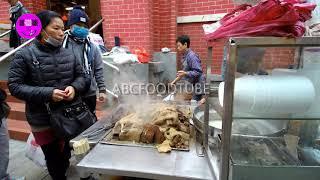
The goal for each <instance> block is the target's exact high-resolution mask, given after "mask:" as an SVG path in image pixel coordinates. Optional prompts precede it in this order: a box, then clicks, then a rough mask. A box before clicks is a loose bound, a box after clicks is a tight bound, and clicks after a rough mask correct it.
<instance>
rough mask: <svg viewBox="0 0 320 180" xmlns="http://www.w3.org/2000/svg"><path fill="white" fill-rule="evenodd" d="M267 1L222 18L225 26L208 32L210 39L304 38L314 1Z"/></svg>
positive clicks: (235, 11)
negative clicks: (247, 37) (249, 37)
mask: <svg viewBox="0 0 320 180" xmlns="http://www.w3.org/2000/svg"><path fill="white" fill-rule="evenodd" d="M292 2H293V1H291V0H282V1H280V0H265V1H261V2H260V3H259V4H257V5H256V6H251V5H248V4H244V5H240V6H238V7H237V8H236V9H235V10H233V11H232V12H231V13H229V14H227V15H225V16H224V17H223V18H222V19H221V20H220V23H221V27H219V28H218V29H217V30H216V31H214V32H213V33H210V34H207V35H205V38H206V39H207V40H215V39H221V38H227V37H237V36H282V37H300V36H302V35H303V34H304V32H305V26H304V22H305V21H306V20H308V19H310V18H311V11H312V10H313V9H314V8H315V4H313V3H303V4H301V3H292Z"/></svg>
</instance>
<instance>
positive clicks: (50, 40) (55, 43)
mask: <svg viewBox="0 0 320 180" xmlns="http://www.w3.org/2000/svg"><path fill="white" fill-rule="evenodd" d="M44 32H45V33H46V35H47V36H48V38H47V39H45V42H46V43H48V44H50V45H51V46H53V47H60V46H61V45H62V41H59V40H57V39H55V38H53V37H51V36H49V35H48V33H47V32H46V31H44Z"/></svg>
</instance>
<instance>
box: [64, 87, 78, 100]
mask: <svg viewBox="0 0 320 180" xmlns="http://www.w3.org/2000/svg"><path fill="white" fill-rule="evenodd" d="M64 92H65V97H64V99H65V100H66V101H72V100H73V98H74V96H75V95H76V91H75V89H74V88H73V87H72V86H68V87H66V89H65V90H64Z"/></svg>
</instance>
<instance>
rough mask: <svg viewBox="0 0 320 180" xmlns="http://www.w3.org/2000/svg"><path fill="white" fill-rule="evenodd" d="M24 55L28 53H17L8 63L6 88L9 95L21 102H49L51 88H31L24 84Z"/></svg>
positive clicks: (25, 67) (25, 66) (25, 68)
mask: <svg viewBox="0 0 320 180" xmlns="http://www.w3.org/2000/svg"><path fill="white" fill-rule="evenodd" d="M25 54H28V53H26V52H25V51H18V52H17V53H16V54H15V57H14V59H13V60H12V61H11V63H10V66H9V72H8V88H9V90H10V93H11V94H12V95H13V96H15V97H17V98H19V99H21V100H25V101H29V102H31V101H32V102H37V103H44V102H49V101H50V100H51V99H52V94H53V90H54V88H53V87H43V86H31V85H28V84H26V77H27V73H28V68H27V63H26V61H27V59H25ZM30 58H31V56H30ZM30 60H31V59H30Z"/></svg>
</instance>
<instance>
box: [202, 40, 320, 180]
mask: <svg viewBox="0 0 320 180" xmlns="http://www.w3.org/2000/svg"><path fill="white" fill-rule="evenodd" d="M226 50H227V52H228V53H227V54H226V55H227V56H226V58H225V59H226V73H225V80H224V81H223V82H222V83H220V84H219V85H218V86H216V87H213V88H212V87H211V86H210V91H209V93H208V95H207V101H206V105H205V111H204V120H203V121H204V125H203V145H204V148H205V152H206V155H207V157H208V163H209V165H210V168H211V170H212V173H213V174H215V176H216V179H220V180H231V179H232V180H258V179H259V180H271V179H272V180H286V179H288V180H289V179H290V180H301V179H308V180H319V179H320V38H319V37H303V38H298V39H293V38H282V37H250V38H230V39H229V41H228V43H227V45H226ZM208 55H209V56H208V59H212V58H211V55H212V48H209V50H208ZM210 67H211V65H210V64H208V68H207V72H211V69H210ZM210 85H212V82H211V83H210ZM217 89H218V93H214V91H215V90H217ZM211 107H213V108H214V109H215V112H216V113H218V114H220V115H221V119H222V123H221V124H222V131H220V133H216V134H215V133H212V132H211V131H213V130H214V129H217V127H213V125H212V124H214V123H212V122H213V121H216V120H217V119H213V118H214V117H215V116H212V113H211ZM221 119H220V120H221Z"/></svg>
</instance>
